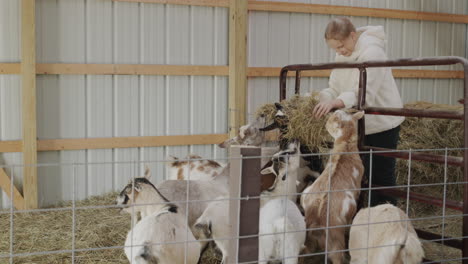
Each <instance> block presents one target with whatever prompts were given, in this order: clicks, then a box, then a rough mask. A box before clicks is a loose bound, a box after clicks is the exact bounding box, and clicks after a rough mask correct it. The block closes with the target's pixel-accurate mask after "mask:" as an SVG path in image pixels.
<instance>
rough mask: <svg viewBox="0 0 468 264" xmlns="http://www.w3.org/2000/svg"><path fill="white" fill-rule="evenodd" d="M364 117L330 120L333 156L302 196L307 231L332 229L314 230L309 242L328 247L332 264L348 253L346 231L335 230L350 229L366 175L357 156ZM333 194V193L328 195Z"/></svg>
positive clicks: (341, 115)
mask: <svg viewBox="0 0 468 264" xmlns="http://www.w3.org/2000/svg"><path fill="white" fill-rule="evenodd" d="M363 116H364V112H362V111H361V112H357V113H355V114H348V113H345V112H344V111H342V110H337V111H335V112H334V113H333V114H332V115H331V116H330V117H329V119H328V120H327V123H326V125H325V126H326V129H327V131H328V132H329V133H330V135H331V136H332V137H333V138H334V139H335V143H334V147H333V149H332V150H331V156H330V158H329V160H328V163H327V165H326V167H325V170H324V171H323V172H322V174H321V175H320V176H319V177H318V179H317V180H316V181H315V182H314V183H313V184H312V185H311V186H309V187H307V188H306V189H305V190H304V192H303V194H302V196H301V205H302V207H303V208H304V211H305V217H306V224H307V228H308V229H311V228H326V229H328V228H330V229H329V230H327V231H325V230H323V229H322V230H312V231H310V232H309V238H310V239H311V241H313V242H318V246H319V247H320V248H321V249H322V250H323V249H325V243H327V249H328V251H334V252H332V253H330V254H329V258H330V260H331V261H332V263H333V264H340V263H342V262H343V257H344V253H343V252H342V250H344V249H345V234H344V233H345V228H344V227H336V226H343V225H349V224H350V223H351V220H352V217H353V216H354V214H355V213H356V200H357V199H358V197H359V189H360V187H361V179H362V175H363V172H364V166H363V165H362V161H361V158H360V156H359V154H358V153H357V152H358V148H357V120H358V119H360V118H362V117H363ZM344 152H355V153H350V154H343V153H344ZM330 185H331V186H330ZM330 190H331V191H333V192H328V191H330ZM327 233H328V237H327Z"/></svg>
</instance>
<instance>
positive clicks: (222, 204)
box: [192, 197, 230, 264]
mask: <svg viewBox="0 0 468 264" xmlns="http://www.w3.org/2000/svg"><path fill="white" fill-rule="evenodd" d="M223 198H226V197H218V198H216V199H217V200H221V199H223ZM228 217H229V200H221V201H215V202H212V203H210V205H208V207H207V208H206V210H205V211H204V212H203V214H202V215H201V216H200V217H199V218H198V219H197V221H196V222H195V225H194V226H193V228H192V230H193V232H194V234H195V236H197V237H198V238H199V239H210V238H211V239H213V240H214V242H215V244H216V246H217V247H218V248H219V249H220V251H221V253H222V255H223V259H222V261H221V263H222V264H226V258H227V257H228V247H229V240H228V239H226V238H229V235H230V224H229V218H228Z"/></svg>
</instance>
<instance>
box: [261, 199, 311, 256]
mask: <svg viewBox="0 0 468 264" xmlns="http://www.w3.org/2000/svg"><path fill="white" fill-rule="evenodd" d="M284 233H286V234H284ZM259 234H260V235H261V236H260V237H259V254H258V255H259V262H262V261H266V260H268V262H267V263H285V264H297V262H298V256H299V254H300V252H301V250H303V249H304V243H305V239H306V225H305V222H304V217H303V216H302V214H301V212H300V211H299V209H298V208H297V205H296V204H295V203H294V202H292V201H291V200H289V199H286V198H276V199H273V200H270V201H268V202H266V203H265V204H264V205H263V207H261V209H260V222H259ZM283 259H284V260H283Z"/></svg>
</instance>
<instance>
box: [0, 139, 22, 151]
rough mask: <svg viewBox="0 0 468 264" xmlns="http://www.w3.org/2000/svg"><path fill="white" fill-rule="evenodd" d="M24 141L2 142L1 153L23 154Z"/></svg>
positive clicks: (0, 144) (0, 143) (0, 142)
mask: <svg viewBox="0 0 468 264" xmlns="http://www.w3.org/2000/svg"><path fill="white" fill-rule="evenodd" d="M22 151H23V141H21V140H17V141H0V153H2V152H22Z"/></svg>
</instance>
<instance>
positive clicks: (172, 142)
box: [37, 134, 227, 151]
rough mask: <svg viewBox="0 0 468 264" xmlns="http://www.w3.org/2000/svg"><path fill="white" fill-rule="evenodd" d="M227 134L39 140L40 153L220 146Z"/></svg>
mask: <svg viewBox="0 0 468 264" xmlns="http://www.w3.org/2000/svg"><path fill="white" fill-rule="evenodd" d="M226 139H227V135H226V134H211V135H184V136H154V137H118V138H84V139H53V140H39V141H38V145H37V148H38V150H39V151H52V150H79V149H111V148H137V147H160V146H182V145H209V144H218V143H221V142H223V141H224V140H226Z"/></svg>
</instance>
